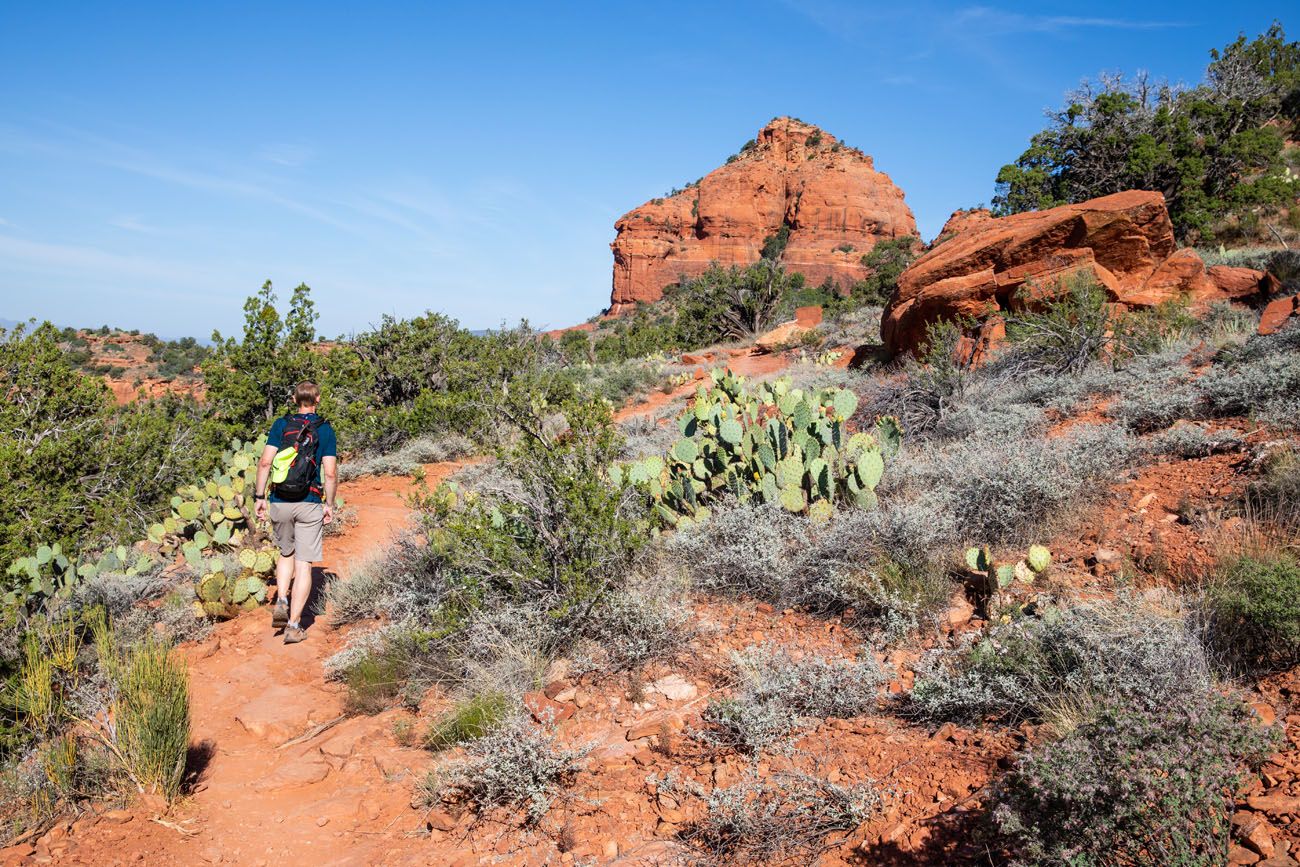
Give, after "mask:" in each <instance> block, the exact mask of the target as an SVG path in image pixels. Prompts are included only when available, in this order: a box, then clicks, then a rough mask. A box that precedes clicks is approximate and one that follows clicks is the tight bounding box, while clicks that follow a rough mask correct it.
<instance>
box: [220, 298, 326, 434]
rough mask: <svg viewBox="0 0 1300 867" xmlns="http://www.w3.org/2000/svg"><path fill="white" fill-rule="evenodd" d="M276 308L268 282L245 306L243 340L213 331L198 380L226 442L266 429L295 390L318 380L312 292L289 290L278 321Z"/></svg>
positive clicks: (314, 308) (287, 402)
mask: <svg viewBox="0 0 1300 867" xmlns="http://www.w3.org/2000/svg"><path fill="white" fill-rule="evenodd" d="M275 305H276V296H275V292H274V291H273V290H272V288H271V281H270V280H268V281H266V283H265V284H263V285H262V288H261V290H260V291H259V292H258V293H257V294H256V295H253V296H250V297H249V298H248V300H247V301H246V302H244V334H243V339H242V340H238V341H237V340H235V339H234V338H233V337H230V338H223V337H222V336H221V334H220V332H217V331H214V332H212V343H213V346H212V352H211V354H210V355H209V356H208V358H207V360H206V361H204V363H203V379H204V381H205V382H206V383H207V386H208V390H207V398H206V400H207V406H208V410H209V412H210V413H211V416H212V418H213V419H214V420H216V421H218V422H220V423H221V424H222V425H224V426H225V428H226V431H225V432H226V434H227V436H226V437H225V439H229V438H233V437H237V436H246V435H247V434H248V433H249V432H251V431H256V430H259V429H261V428H263V427H268V428H269V427H270V421H271V420H272V419H274V418H275V417H276V416H278V415H280V414H281V413H283V412H284V411H285V410H286V409H287V408H288V406H289V403H290V400H291V397H292V395H293V389H294V386H296V385H297V384H298V383H299V382H301V381H302V380H305V379H316V378H317V374H318V371H319V369H320V356H319V355H318V354H316V353H314V352H313V351H312V347H313V346H314V345H315V343H316V340H317V336H316V317H317V314H316V306H315V304H314V303H313V302H312V300H311V289H309V288H308V287H307V285H306V284H302V285H300V286H298V288H296V289H294V290H293V297H292V298H291V299H290V301H289V310H288V312H287V313H285V314H284V315H283V316H281V314H280V312H279V310H277V309H276V306H275Z"/></svg>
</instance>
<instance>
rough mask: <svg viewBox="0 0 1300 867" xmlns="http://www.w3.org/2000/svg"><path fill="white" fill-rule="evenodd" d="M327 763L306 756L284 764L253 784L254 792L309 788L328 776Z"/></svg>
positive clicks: (328, 768)
mask: <svg viewBox="0 0 1300 867" xmlns="http://www.w3.org/2000/svg"><path fill="white" fill-rule="evenodd" d="M329 773H330V766H329V763H328V762H326V761H324V760H322V759H312V758H310V757H308V756H304V757H302V758H298V759H294V760H292V761H288V762H285V763H284V764H282V765H279V766H278V767H276V769H275V770H274V771H272V772H271V773H270V774H267V775H266V776H265V777H262V778H261V779H259V780H256V781H255V782H254V783H253V791H255V792H276V791H279V790H280V789H290V788H293V787H295V786H310V785H313V784H315V783H319V782H320V781H321V780H323V779H325V778H326V777H328V776H329Z"/></svg>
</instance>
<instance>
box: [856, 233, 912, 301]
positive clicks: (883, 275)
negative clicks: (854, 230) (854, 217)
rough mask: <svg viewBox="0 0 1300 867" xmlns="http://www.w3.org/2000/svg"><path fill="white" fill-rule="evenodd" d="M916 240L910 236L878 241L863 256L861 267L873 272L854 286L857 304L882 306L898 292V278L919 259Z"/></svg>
mask: <svg viewBox="0 0 1300 867" xmlns="http://www.w3.org/2000/svg"><path fill="white" fill-rule="evenodd" d="M916 245H917V239H916V238H914V237H912V236H911V235H904V236H903V237H901V238H886V239H884V240H881V241H877V242H876V245H875V246H874V247H872V248H871V250H870V251H869V252H867V253H865V254H864V255H863V256H862V264H863V266H864V267H865V268H867V269H868V270H869V271H870V273H869V274H868V275H867V276H866V277H865V278H864V279H862V280H859V281H857V282H856V283H854V284H853V286H852V289H851V291H850V297H851V298H852V300H853V303H854V304H855V305H864V304H871V305H876V306H879V307H883V306H884V305H885V304H888V303H889V299H890V298H892V297H893V295H894V292H895V290H897V289H898V278H899V276H900V275H901V274H902V273H903V272H904V271H906V270H907V266H908V265H910V264H912V261H913V260H914V259H915V258H916Z"/></svg>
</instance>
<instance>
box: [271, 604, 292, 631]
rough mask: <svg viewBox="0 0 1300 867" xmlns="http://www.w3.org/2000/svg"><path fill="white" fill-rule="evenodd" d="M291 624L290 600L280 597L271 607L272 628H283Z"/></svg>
mask: <svg viewBox="0 0 1300 867" xmlns="http://www.w3.org/2000/svg"><path fill="white" fill-rule="evenodd" d="M288 625H289V600H288V599H280V600H278V601H276V603H275V605H274V606H273V607H272V608H271V628H272V629H281V628H283V627H285V626H288Z"/></svg>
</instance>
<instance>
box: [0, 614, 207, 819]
mask: <svg viewBox="0 0 1300 867" xmlns="http://www.w3.org/2000/svg"><path fill="white" fill-rule="evenodd" d="M22 645H23V647H22V659H21V662H20V665H19V666H18V669H17V671H16V672H15V674H14V676H13V677H12V678H11V679H10V680H9V682H8V683H7V684H6V687H5V689H4V692H3V694H2V698H3V701H0V786H2V787H3V794H4V796H5V797H4V803H3V806H2V807H0V842H4V841H6V840H7V839H8V838H9V836H10V835H11V834H16V833H21V832H22V831H23V830H24V828H25V827H27V826H31V827H40V826H42V825H43V824H44V823H45V822H47V821H48V820H49V819H50V818H51V817H52V816H53V815H55V814H57V812H58V811H59V810H62V809H66V808H67V807H68V806H70V805H72V804H75V803H78V802H81V801H85V800H87V799H96V798H102V797H105V796H108V795H114V794H117V795H127V796H129V795H130V794H133V793H137V792H150V793H156V794H158V795H161V796H163V797H164V798H167V799H171V798H174V797H175V796H176V795H177V794H178V793H179V791H180V787H181V783H182V780H183V774H184V770H185V760H186V755H187V751H188V749H189V680H188V674H187V671H186V668H185V664H184V662H183V661H182V660H181V659H180V658H179V657H177V656H176V655H175V654H173V653H172V652H171V650H170V648H169V645H168V644H166V643H165V642H164V641H162V640H161V639H159V638H157V637H156V636H153V635H149V636H147V637H145V638H144V639H142V640H140V641H138V642H136V643H134V644H131V645H129V646H127V645H125V644H124V642H123V640H122V637H121V636H120V635H118V634H117V633H116V632H115V630H114V629H113V627H112V624H111V623H110V621H109V619H108V618H107V617H106V615H105V614H104V611H103V609H90V610H87V611H84V612H78V611H71V610H68V611H64V612H63V613H61V614H59V615H58V616H56V617H54V618H52V619H44V618H39V619H37V620H35V621H33V622H32V623H31V624H30V625H29V628H28V629H27V630H26V632H25V634H24V637H23V639H22Z"/></svg>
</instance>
